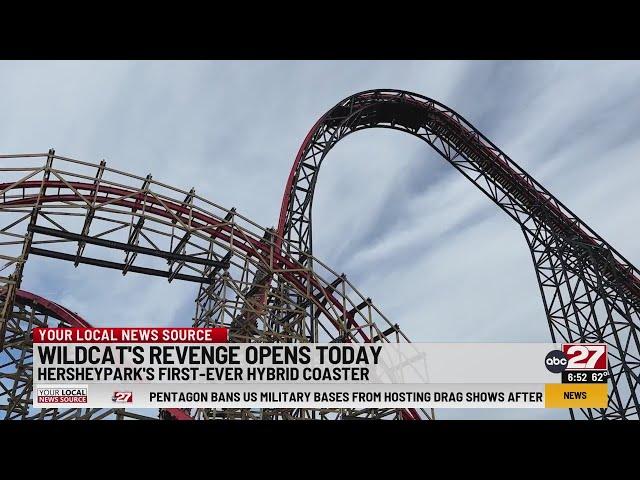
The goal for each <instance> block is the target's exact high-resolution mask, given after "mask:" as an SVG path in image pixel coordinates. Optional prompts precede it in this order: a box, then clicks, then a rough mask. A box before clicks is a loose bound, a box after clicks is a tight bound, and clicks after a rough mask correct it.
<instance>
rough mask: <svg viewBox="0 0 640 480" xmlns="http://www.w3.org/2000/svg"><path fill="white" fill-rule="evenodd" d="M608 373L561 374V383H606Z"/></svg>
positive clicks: (587, 371)
mask: <svg viewBox="0 0 640 480" xmlns="http://www.w3.org/2000/svg"><path fill="white" fill-rule="evenodd" d="M608 379H609V372H606V371H604V372H603V371H601V370H598V371H589V370H585V371H582V372H570V371H566V370H565V371H564V372H562V383H607V380H608Z"/></svg>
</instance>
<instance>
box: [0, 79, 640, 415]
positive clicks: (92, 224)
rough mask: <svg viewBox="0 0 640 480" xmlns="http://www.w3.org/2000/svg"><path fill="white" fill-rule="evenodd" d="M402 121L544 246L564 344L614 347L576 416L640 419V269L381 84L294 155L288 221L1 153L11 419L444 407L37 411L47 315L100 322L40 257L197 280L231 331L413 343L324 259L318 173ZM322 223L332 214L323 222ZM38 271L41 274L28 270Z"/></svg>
mask: <svg viewBox="0 0 640 480" xmlns="http://www.w3.org/2000/svg"><path fill="white" fill-rule="evenodd" d="M369 128H386V129H393V130H399V131H402V132H405V133H408V134H410V135H412V136H414V137H417V138H419V139H421V140H423V141H424V142H426V143H427V144H428V145H429V146H430V147H431V148H433V149H434V150H435V151H436V152H438V154H439V155H440V156H441V157H442V158H443V159H444V160H446V161H447V162H448V163H449V164H450V165H451V166H452V167H453V168H455V169H456V170H457V171H458V172H459V173H460V174H462V175H463V176H464V177H465V178H467V179H468V180H469V181H470V182H471V183H472V184H474V185H475V186H476V187H477V188H478V189H480V191H482V192H483V193H484V194H485V195H486V196H487V197H489V199H491V201H492V202H493V203H495V204H496V205H497V206H498V207H499V208H500V209H501V210H502V211H503V212H504V213H506V214H507V215H508V216H509V217H510V218H511V219H512V220H513V221H514V222H515V223H516V224H517V225H518V228H519V229H520V230H521V231H522V233H523V236H524V240H525V243H526V246H527V247H528V249H529V251H530V252H531V258H532V261H533V266H534V271H535V274H536V278H537V281H538V286H539V294H540V295H541V298H542V303H543V307H544V311H545V313H546V321H547V323H548V325H549V330H550V335H551V340H552V341H553V342H560V341H562V342H576V341H584V342H601V343H606V344H607V345H608V346H609V366H608V369H609V372H608V373H609V403H608V407H607V408H605V409H580V410H570V416H571V418H585V419H639V416H640V404H639V402H638V394H639V389H638V385H639V379H638V374H639V372H640V359H639V358H640V353H639V352H640V341H639V332H638V329H639V326H640V313H639V312H640V272H638V269H637V268H635V267H634V266H633V265H632V264H631V263H630V262H629V261H627V260H626V259H625V258H624V257H623V256H622V255H621V254H620V253H618V252H617V251H616V250H615V249H614V248H613V247H612V246H611V245H609V244H608V243H607V242H606V241H605V240H603V239H602V238H601V237H600V236H599V235H598V234H597V233H596V232H594V231H593V230H592V229H591V228H590V227H589V226H588V225H586V224H585V223H584V222H583V221H582V220H581V219H579V218H578V217H577V216H576V215H575V214H573V213H572V212H571V211H570V210H569V209H568V208H567V207H566V206H565V205H563V204H562V203H561V202H560V201H559V200H557V199H556V198H555V197H554V196H553V195H552V194H551V193H549V192H548V191H547V190H546V189H545V188H544V187H543V186H542V185H541V184H540V183H538V182H537V181H536V180H535V179H534V178H533V177H531V176H530V175H529V174H528V173H526V172H525V171H524V170H523V169H522V168H520V167H519V166H518V165H517V164H516V163H515V162H513V160H511V159H510V158H509V157H508V156H507V155H506V154H505V153H504V152H502V151H501V150H500V149H499V148H498V147H496V146H495V145H494V144H493V143H492V142H491V141H490V140H488V139H487V138H486V137H485V136H484V135H483V134H482V133H480V132H479V131H478V130H477V129H476V128H475V127H473V126H472V125H471V124H470V123H469V122H468V121H466V120H465V119H464V118H463V117H462V116H460V115H459V114H458V113H456V112H454V111H452V110H451V109H449V108H448V107H446V106H445V105H443V104H441V103H439V102H437V101H435V100H433V99H430V98H427V97H424V96H421V95H418V94H415V93H410V92H406V91H400V90H370V91H365V92H361V93H358V94H355V95H352V96H350V97H348V98H346V99H344V100H342V101H340V102H339V103H338V104H337V105H335V106H334V107H333V108H331V109H330V110H329V111H328V112H327V113H325V114H324V115H323V116H322V117H321V118H320V119H319V120H318V121H317V122H316V124H315V125H314V126H313V127H312V129H311V130H310V131H309V133H308V135H307V137H306V138H305V139H304V142H303V143H302V146H301V147H300V150H299V151H298V154H297V156H296V158H295V161H294V163H293V167H292V169H291V172H290V174H289V176H288V179H287V182H286V187H285V191H284V195H283V199H282V205H281V211H280V216H279V219H278V223H277V228H275V229H271V228H263V227H261V226H260V225H258V224H256V223H255V222H253V221H251V220H250V219H248V218H246V217H244V216H242V215H241V214H240V213H238V212H237V211H236V210H235V209H234V208H232V209H226V208H224V207H221V206H219V205H217V204H215V203H213V202H211V201H209V200H207V199H204V198H202V197H200V196H198V195H197V194H196V192H195V190H194V189H191V190H189V191H186V190H181V189H179V188H176V187H173V186H170V185H167V184H164V183H161V182H159V181H157V180H155V179H154V178H153V177H152V176H151V175H147V176H146V177H141V176H137V175H134V174H130V173H126V172H123V171H120V170H116V169H113V168H110V167H107V165H106V162H104V161H102V162H101V163H99V164H93V163H87V162H84V161H80V160H76V159H72V158H67V157H63V156H60V155H57V154H56V153H55V151H54V150H53V149H52V150H49V152H48V153H35V154H14V155H0V197H1V198H0V218H1V219H2V221H1V222H0V227H1V228H0V261H1V262H2V266H1V267H0V412H1V413H0V415H2V418H4V419H7V420H9V419H51V420H55V419H144V418H161V419H173V420H189V419H203V420H204V419H206V420H213V419H350V418H367V419H405V420H419V419H434V418H435V415H434V412H433V411H432V410H425V409H359V410H358V409H270V410H267V409H219V410H215V409H191V410H184V409H163V410H160V411H159V413H154V414H148V412H142V413H141V412H138V411H134V410H126V409H80V408H77V409H53V408H51V409H46V408H43V409H35V408H33V402H32V376H31V374H32V339H31V331H32V329H33V328H34V327H49V328H65V327H85V328H86V327H89V326H90V324H89V323H88V321H87V320H85V319H83V318H82V317H80V316H79V315H78V314H77V313H74V312H72V311H70V310H69V309H68V308H65V307H64V306H62V305H59V304H58V303H56V302H54V301H52V300H48V299H45V298H42V297H40V296H38V295H36V294H34V293H30V292H27V291H24V290H22V289H21V284H22V281H23V277H24V274H25V266H26V262H27V260H28V259H29V258H30V257H46V258H50V259H55V260H57V261H60V262H62V261H65V262H71V263H73V265H74V266H75V267H78V266H79V265H80V264H83V265H90V266H93V267H102V268H107V269H113V270H118V271H121V272H122V275H127V274H129V273H131V274H140V275H147V276H156V277H162V278H166V279H167V281H168V282H173V281H174V280H175V281H180V282H191V283H195V284H197V285H198V292H197V295H196V302H195V303H196V308H195V312H194V316H193V322H192V323H193V326H195V327H214V326H225V327H227V328H229V332H230V333H229V339H230V341H232V342H285V343H286V342H347V343H349V342H409V339H408V337H407V336H406V335H405V334H404V333H403V332H402V330H401V328H400V326H399V325H398V324H397V323H394V322H393V321H392V320H390V319H388V318H387V317H386V316H385V315H384V314H383V313H382V312H381V310H380V309H379V308H378V307H377V306H376V305H374V304H373V302H372V301H371V299H370V298H367V297H365V296H364V295H363V294H361V293H360V292H359V291H358V290H357V289H356V287H355V286H354V285H353V284H352V283H351V282H350V281H349V280H348V278H347V276H346V275H344V274H338V273H336V271H334V270H332V269H331V268H330V267H328V266H327V265H325V264H324V263H323V262H322V261H321V260H319V259H318V258H315V257H314V256H313V249H312V238H313V237H312V225H313V223H312V206H313V197H314V192H315V187H316V183H317V179H318V173H319V171H320V168H321V166H322V163H323V161H324V159H325V157H326V156H327V154H328V153H329V151H330V150H331V149H332V148H333V147H334V146H335V145H336V144H337V143H338V142H339V141H340V140H341V139H343V138H345V137H346V136H347V135H350V134H352V133H355V132H357V131H359V130H364V129H369ZM320 228H322V226H320ZM27 272H28V271H27Z"/></svg>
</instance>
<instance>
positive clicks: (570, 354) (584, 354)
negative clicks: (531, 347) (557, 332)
mask: <svg viewBox="0 0 640 480" xmlns="http://www.w3.org/2000/svg"><path fill="white" fill-rule="evenodd" d="M544 363H545V366H546V367H547V370H549V371H550V372H551V373H561V372H564V371H565V370H573V371H576V370H606V369H607V345H606V344H604V343H563V344H562V350H552V351H550V352H549V353H548V354H547V356H546V357H545V359H544Z"/></svg>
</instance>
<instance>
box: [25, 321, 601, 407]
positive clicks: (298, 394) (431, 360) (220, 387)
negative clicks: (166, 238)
mask: <svg viewBox="0 0 640 480" xmlns="http://www.w3.org/2000/svg"><path fill="white" fill-rule="evenodd" d="M227 340H228V332H227V330H226V329H224V328H66V329H47V328H35V329H34V331H33V342H34V365H33V368H34V390H35V401H34V406H35V407H37V408H44V407H86V408H106V407H113V406H117V405H119V404H120V405H122V406H126V407H133V408H606V406H607V396H608V385H607V380H608V375H607V374H608V371H607V346H606V345H605V344H599V343H571V344H553V343H509V344H507V343H403V344H392V343H377V344H353V343H326V344H322V343H313V344H311V343H309V344H300V343H298V344H282V343H246V344H244V343H227Z"/></svg>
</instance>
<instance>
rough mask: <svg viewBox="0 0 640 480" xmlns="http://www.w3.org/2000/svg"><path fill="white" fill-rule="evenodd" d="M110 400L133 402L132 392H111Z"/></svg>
mask: <svg viewBox="0 0 640 480" xmlns="http://www.w3.org/2000/svg"><path fill="white" fill-rule="evenodd" d="M111 401H113V402H116V403H133V392H113V397H111Z"/></svg>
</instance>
